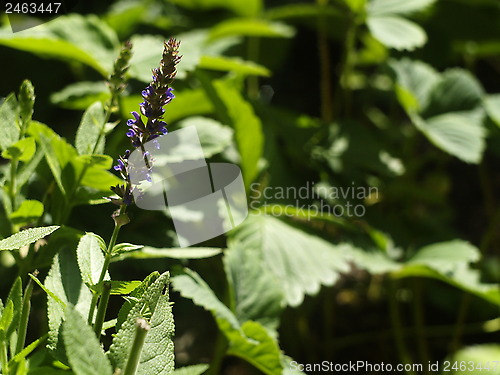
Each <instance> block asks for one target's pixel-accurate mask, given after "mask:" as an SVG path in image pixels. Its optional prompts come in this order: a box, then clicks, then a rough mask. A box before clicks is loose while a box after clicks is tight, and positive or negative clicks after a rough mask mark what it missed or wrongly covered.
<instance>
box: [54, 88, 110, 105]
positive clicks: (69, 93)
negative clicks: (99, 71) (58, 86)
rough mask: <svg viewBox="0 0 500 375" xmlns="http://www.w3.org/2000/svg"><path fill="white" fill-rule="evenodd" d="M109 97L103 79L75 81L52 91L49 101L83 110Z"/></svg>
mask: <svg viewBox="0 0 500 375" xmlns="http://www.w3.org/2000/svg"><path fill="white" fill-rule="evenodd" d="M110 97H111V94H110V92H109V88H108V86H107V85H106V83H105V82H104V81H99V82H77V83H73V84H70V85H68V86H66V87H65V88H64V89H62V90H61V91H58V92H56V93H53V94H52V95H51V96H50V101H51V102H52V103H53V104H57V105H59V106H60V107H63V108H67V109H79V110H84V109H86V108H88V107H89V106H90V105H91V104H92V103H95V102H97V101H100V102H104V101H106V100H108V99H109V98H110Z"/></svg>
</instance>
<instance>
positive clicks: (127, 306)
mask: <svg viewBox="0 0 500 375" xmlns="http://www.w3.org/2000/svg"><path fill="white" fill-rule="evenodd" d="M159 277H160V273H159V272H157V271H154V272H152V273H151V274H149V275H148V276H147V277H146V278H145V279H144V280H143V281H142V283H141V284H140V285H139V286H138V287H137V288H135V289H134V290H133V291H132V292H131V293H130V298H126V299H125V303H124V304H123V306H122V307H121V309H120V311H119V312H118V318H117V321H116V330H117V331H119V330H120V327H121V326H122V324H123V323H124V322H125V320H126V319H127V316H128V314H129V312H130V310H131V309H132V307H134V306H135V305H136V303H137V302H138V301H139V299H140V298H141V297H142V296H143V295H144V293H145V292H146V290H147V289H148V288H149V287H150V286H151V285H152V284H153V283H154V282H155V281H156V280H158V278H159Z"/></svg>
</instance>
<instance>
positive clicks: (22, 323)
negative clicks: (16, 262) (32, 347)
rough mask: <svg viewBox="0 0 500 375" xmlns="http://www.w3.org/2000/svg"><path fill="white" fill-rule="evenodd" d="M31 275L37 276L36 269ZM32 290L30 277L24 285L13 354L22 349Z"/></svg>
mask: <svg viewBox="0 0 500 375" xmlns="http://www.w3.org/2000/svg"><path fill="white" fill-rule="evenodd" d="M33 275H34V276H37V275H38V271H37V270H35V271H34V272H33ZM32 292H33V280H32V279H31V278H30V279H29V280H28V285H27V286H26V289H25V291H24V296H23V308H22V312H21V319H20V320H19V328H18V336H17V343H16V352H15V354H17V353H19V352H20V351H21V350H23V349H24V344H25V342H26V332H27V330H28V320H29V316H30V311H31V293H32Z"/></svg>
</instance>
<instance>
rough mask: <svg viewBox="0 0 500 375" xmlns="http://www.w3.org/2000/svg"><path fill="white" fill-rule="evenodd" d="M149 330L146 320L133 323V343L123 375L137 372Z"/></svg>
mask: <svg viewBox="0 0 500 375" xmlns="http://www.w3.org/2000/svg"><path fill="white" fill-rule="evenodd" d="M150 328H151V327H150V325H149V323H148V322H147V321H146V319H143V318H138V319H137V321H136V323H135V336H134V341H133V343H132V349H131V351H130V354H129V357H128V360H127V364H126V366H125V371H124V372H123V375H135V373H136V372H137V368H138V367H139V360H140V359H141V353H142V347H143V345H144V341H145V340H146V336H147V334H148V331H149V329H150Z"/></svg>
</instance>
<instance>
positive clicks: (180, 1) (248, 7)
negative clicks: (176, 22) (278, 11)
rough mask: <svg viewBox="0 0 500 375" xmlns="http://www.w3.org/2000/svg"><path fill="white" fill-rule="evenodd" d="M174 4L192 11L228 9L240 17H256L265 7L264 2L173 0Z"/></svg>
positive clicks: (257, 0)
mask: <svg viewBox="0 0 500 375" xmlns="http://www.w3.org/2000/svg"><path fill="white" fill-rule="evenodd" d="M172 2H173V3H174V4H177V5H180V6H182V7H186V8H191V9H196V10H200V9H213V8H226V9H229V10H231V11H233V12H234V13H236V14H238V15H240V16H256V15H257V14H258V13H259V12H260V10H261V9H262V6H263V1H262V0H248V1H244V2H242V1H239V0H172Z"/></svg>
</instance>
